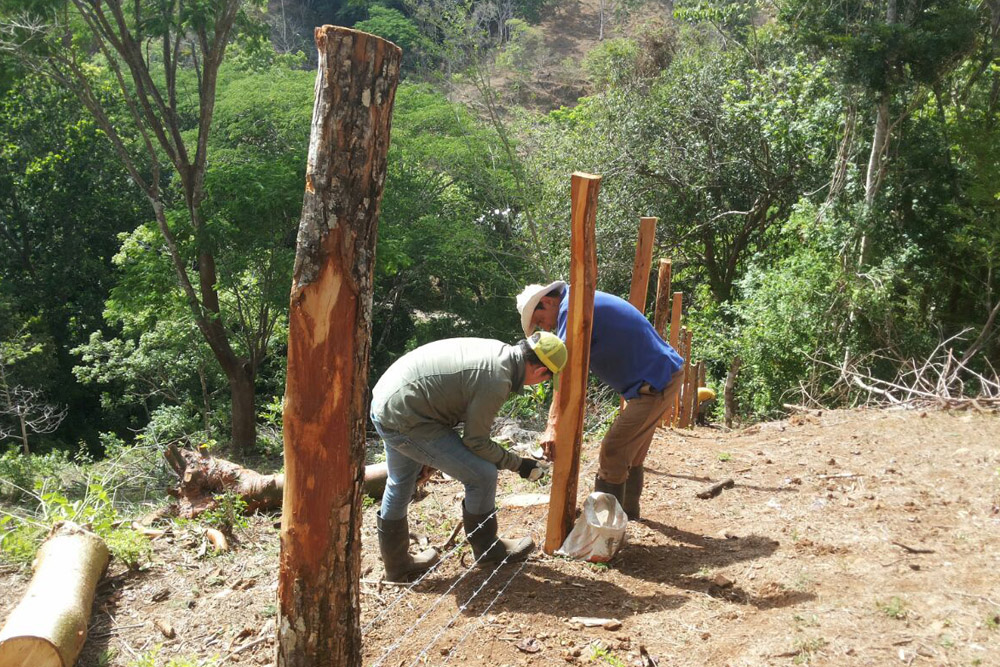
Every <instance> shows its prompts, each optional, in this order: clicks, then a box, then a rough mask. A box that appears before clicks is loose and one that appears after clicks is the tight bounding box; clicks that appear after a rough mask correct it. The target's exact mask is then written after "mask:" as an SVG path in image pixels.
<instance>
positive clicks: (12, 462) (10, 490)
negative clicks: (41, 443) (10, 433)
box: [0, 448, 70, 501]
mask: <svg viewBox="0 0 1000 667" xmlns="http://www.w3.org/2000/svg"><path fill="white" fill-rule="evenodd" d="M69 466H70V461H69V454H68V453H67V452H66V451H63V450H55V451H52V452H49V453H47V454H44V455H37V454H31V455H28V456H25V455H23V454H21V453H20V452H19V451H17V450H16V449H14V448H11V449H8V450H7V451H6V452H4V453H3V455H2V456H0V500H6V501H19V500H24V499H26V498H28V497H30V496H31V493H32V491H34V490H36V489H38V488H40V487H41V485H42V483H43V482H44V481H45V480H58V479H60V478H61V476H62V474H63V472H64V471H65V470H66V469H67V468H68V467H69Z"/></svg>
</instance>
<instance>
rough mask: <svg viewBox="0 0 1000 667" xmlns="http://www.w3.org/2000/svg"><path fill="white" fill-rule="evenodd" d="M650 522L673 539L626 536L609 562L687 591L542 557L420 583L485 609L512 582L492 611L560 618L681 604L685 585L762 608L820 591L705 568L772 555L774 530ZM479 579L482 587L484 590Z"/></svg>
mask: <svg viewBox="0 0 1000 667" xmlns="http://www.w3.org/2000/svg"><path fill="white" fill-rule="evenodd" d="M644 523H645V525H646V526H647V527H648V528H650V529H652V530H655V531H657V532H659V533H661V534H662V535H664V536H665V537H667V538H669V539H670V540H671V543H670V544H646V543H642V542H632V543H626V544H625V545H623V547H622V549H621V551H619V553H618V554H617V555H616V556H615V557H614V558H613V559H612V561H611V562H610V563H609V565H608V567H609V568H610V569H612V570H616V571H617V572H619V573H621V574H624V575H627V576H629V577H633V578H635V579H641V580H643V581H645V582H648V583H649V584H653V585H654V586H655V585H662V586H664V587H670V588H674V589H678V591H680V592H678V593H664V592H663V591H662V590H659V589H657V590H656V591H655V592H654V593H652V594H638V595H637V594H636V593H635V592H634V591H632V590H629V589H628V588H626V587H623V586H621V585H620V584H619V583H615V582H612V581H609V580H608V579H601V578H595V577H590V576H586V577H585V576H580V574H577V573H574V572H572V571H569V572H567V571H565V568H557V567H554V566H553V565H554V562H553V561H551V560H548V559H546V558H545V557H542V558H538V557H537V556H535V557H533V558H532V560H530V561H529V562H528V563H527V564H525V565H524V567H523V569H522V568H521V565H520V564H509V565H505V566H503V567H502V568H501V569H500V571H499V572H497V573H496V574H495V575H494V576H493V578H492V579H491V580H490V581H488V582H487V583H486V584H485V585H484V582H485V581H486V579H487V578H488V577H489V576H490V574H491V573H492V572H493V569H492V568H477V569H474V570H473V571H472V572H471V573H470V574H468V575H467V576H466V577H465V579H464V580H463V581H461V582H458V585H455V586H454V587H453V588H452V585H453V584H455V583H456V581H455V578H454V577H451V578H444V579H440V580H437V581H427V582H424V583H423V584H422V585H421V589H422V591H425V592H434V591H440V592H441V593H442V594H449V593H450V594H451V595H453V596H454V597H455V600H456V604H457V606H463V605H466V606H465V609H464V613H465V614H466V615H479V614H482V613H484V612H485V610H486V608H487V607H488V606H489V605H490V603H491V601H493V600H494V598H495V597H497V594H498V593H499V592H500V591H501V589H504V587H505V586H506V589H505V590H503V592H502V595H501V598H500V600H499V601H498V602H496V604H495V606H494V607H493V608H492V611H494V612H496V611H500V610H505V611H516V612H520V613H533V614H548V615H551V616H556V617H560V618H565V617H571V616H595V615H598V616H600V615H609V616H614V617H616V618H622V617H623V616H625V617H627V616H631V615H633V614H636V613H641V612H642V611H644V610H646V609H648V608H650V607H656V608H657V609H660V610H663V609H676V608H679V607H680V606H682V605H683V604H684V603H685V602H687V600H688V599H689V595H687V594H685V591H686V592H690V593H697V594H703V595H709V596H711V597H716V598H719V599H724V600H727V601H730V602H733V603H737V604H746V605H752V606H755V607H757V608H759V609H766V608H774V607H785V606H790V605H793V604H798V603H800V602H804V601H807V600H811V599H813V598H814V597H815V596H814V595H812V594H809V593H804V592H798V591H790V590H787V589H784V588H782V587H780V586H779V587H777V588H775V589H774V590H772V591H769V592H768V594H766V595H754V594H752V593H750V592H748V591H746V590H744V589H742V588H741V587H739V586H737V585H735V584H733V585H719V584H718V583H717V582H714V581H712V580H710V579H707V578H705V577H704V576H701V575H700V574H699V573H701V572H703V571H704V570H706V569H718V568H722V567H726V566H728V565H731V564H733V563H738V562H744V561H752V560H759V559H763V558H767V557H769V556H771V555H772V554H773V553H774V552H775V551H776V550H777V548H778V546H779V544H778V542H776V541H774V540H773V539H771V538H769V537H766V536H761V535H749V536H746V537H741V538H737V539H715V538H712V537H710V536H706V535H700V534H697V533H692V532H689V531H684V530H681V529H679V528H675V527H672V526H667V525H665V524H661V523H658V522H655V521H645V522H644ZM581 565H582V564H581ZM508 582H509V584H508ZM480 586H482V590H478V589H479V587H480ZM550 587H551V588H550ZM550 590H551V591H552V592H553V594H554V593H555V592H556V591H558V598H557V600H556V601H554V599H553V596H552V595H546V592H547V591H550ZM602 610H606V611H602Z"/></svg>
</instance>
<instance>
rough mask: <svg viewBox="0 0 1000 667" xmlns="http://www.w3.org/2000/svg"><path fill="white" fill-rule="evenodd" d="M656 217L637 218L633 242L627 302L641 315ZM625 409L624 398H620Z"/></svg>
mask: <svg viewBox="0 0 1000 667" xmlns="http://www.w3.org/2000/svg"><path fill="white" fill-rule="evenodd" d="M656 220H657V219H656V218H639V238H638V239H636V242H635V260H634V261H633V262H632V286H631V288H630V289H629V293H628V302H629V303H631V304H632V305H633V306H635V309H636V310H638V311H639V312H640V313H642V314H643V315H645V314H646V294H647V292H648V291H649V270H650V269H651V268H652V266H653V241H655V240H656ZM621 409H622V410H624V409H625V399H624V398H623V399H621Z"/></svg>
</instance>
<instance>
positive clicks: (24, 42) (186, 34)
mask: <svg viewBox="0 0 1000 667" xmlns="http://www.w3.org/2000/svg"><path fill="white" fill-rule="evenodd" d="M17 4H18V2H16V1H15V2H11V3H7V4H5V7H4V15H2V16H0V50H2V51H5V52H8V53H11V54H13V55H15V56H16V57H18V58H20V60H21V61H22V62H23V63H24V64H25V65H27V66H29V67H32V68H34V69H36V70H37V71H39V72H42V73H44V74H47V75H49V76H51V77H53V78H55V79H56V80H57V81H59V82H60V83H62V84H63V85H65V86H66V87H68V88H69V89H71V90H72V91H73V92H74V93H75V94H76V95H77V96H78V98H79V99H80V101H81V102H82V103H83V105H84V106H85V107H86V108H87V110H88V111H89V112H90V113H91V114H92V115H93V117H94V119H95V121H96V122H97V124H98V126H99V127H100V128H101V130H102V131H103V132H104V134H105V135H106V136H107V138H108V139H109V140H110V142H111V144H112V145H113V147H114V149H115V152H116V154H117V155H118V157H119V159H121V161H122V162H123V164H124V165H125V167H126V169H127V170H128V173H129V176H130V177H131V179H132V181H133V182H134V183H135V184H136V185H137V186H138V187H139V188H140V189H141V190H142V192H143V194H144V195H145V196H146V198H147V200H148V201H149V204H150V206H151V208H152V211H153V215H154V217H155V220H156V223H157V226H158V228H159V230H160V233H161V235H162V240H163V244H164V249H165V254H166V255H167V256H168V257H169V260H170V263H171V265H172V267H173V271H174V273H175V274H176V278H177V284H178V287H179V289H180V290H181V292H182V294H183V297H184V301H185V303H186V306H187V309H188V311H189V312H190V315H191V317H192V318H193V321H194V323H195V325H196V326H197V328H198V330H199V332H200V333H201V335H202V336H203V337H204V338H205V340H206V342H207V343H208V346H209V348H210V349H211V350H212V353H213V355H214V357H215V359H216V361H217V362H218V363H219V365H220V366H221V368H222V370H223V372H224V373H225V375H226V378H227V380H228V384H229V388H230V392H231V396H232V431H231V445H232V449H233V451H234V453H236V454H240V453H241V452H242V451H244V449H245V448H246V447H248V446H250V445H252V444H253V442H254V440H255V435H256V425H255V417H256V415H255V408H254V403H255V389H254V380H255V377H256V372H257V369H258V367H259V365H260V363H261V362H262V361H263V358H264V354H265V350H266V343H265V344H264V345H258V346H256V347H254V348H252V349H247V350H243V351H237V348H236V347H235V346H234V344H233V333H232V332H231V331H229V330H228V329H227V327H226V326H225V322H226V318H225V317H224V313H223V306H222V301H221V300H220V296H219V287H218V284H219V282H220V276H219V274H218V272H217V268H216V252H215V248H214V247H213V241H212V239H211V238H210V234H209V231H208V229H207V224H206V220H205V219H204V216H203V211H202V205H203V201H204V196H205V189H204V186H205V174H206V169H207V165H208V137H209V132H210V130H211V128H212V118H213V112H214V109H215V100H216V83H217V78H218V74H219V68H220V66H221V65H222V62H223V59H224V57H225V53H226V48H227V47H228V45H229V43H230V42H231V41H232V40H233V39H234V37H235V35H236V34H237V32H239V31H241V30H247V31H252V30H253V29H254V26H256V25H258V23H257V22H256V21H255V20H254V18H253V17H252V16H251V14H252V13H253V11H254V9H253V8H254V7H256V5H255V3H252V2H250V0H207V1H206V2H203V3H199V4H197V5H193V6H188V5H187V4H185V3H184V2H181V1H180V0H167V1H166V2H153V1H150V0H135V1H134V2H126V1H125V0H57V1H56V2H54V3H52V4H49V5H47V6H46V5H40V4H39V3H24V8H23V9H22V10H20V11H16V10H15V11H12V10H11V9H10V8H11V7H12V6H13V7H15V8H16V5H17ZM94 54H98V55H99V56H100V59H101V62H102V67H96V66H95V64H94V63H95V60H94V59H93V58H92V56H93V55H94ZM191 74H193V76H190V75H191ZM191 79H194V80H193V81H191ZM109 101H110V102H113V103H116V104H120V105H121V107H120V108H121V109H125V110H126V111H127V113H125V114H119V113H117V111H116V110H114V109H113V108H112V106H111V104H109ZM171 170H172V172H173V173H171ZM175 183H176V185H175ZM178 192H179V194H176V193H178ZM178 210H179V211H183V213H182V214H181V215H176V211H178ZM263 327H264V330H265V331H270V329H271V328H272V327H273V325H272V323H271V322H265V323H263ZM265 338H266V337H265Z"/></svg>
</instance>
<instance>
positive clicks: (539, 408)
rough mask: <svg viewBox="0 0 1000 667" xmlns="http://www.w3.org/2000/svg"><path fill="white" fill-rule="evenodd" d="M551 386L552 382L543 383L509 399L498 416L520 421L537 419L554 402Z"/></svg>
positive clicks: (525, 389)
mask: <svg viewBox="0 0 1000 667" xmlns="http://www.w3.org/2000/svg"><path fill="white" fill-rule="evenodd" d="M551 385H552V383H551V382H541V383H539V384H536V385H531V386H530V387H525V388H524V389H522V390H521V391H519V392H517V393H516V394H514V395H513V396H511V397H510V398H508V399H507V400H506V401H505V402H504V404H503V407H502V408H500V412H499V413H498V414H500V415H504V416H507V417H513V418H514V419H518V420H525V419H537V418H538V416H539V415H540V414H543V413H544V411H545V409H546V406H547V405H548V403H549V401H551V400H552V388H551Z"/></svg>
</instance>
